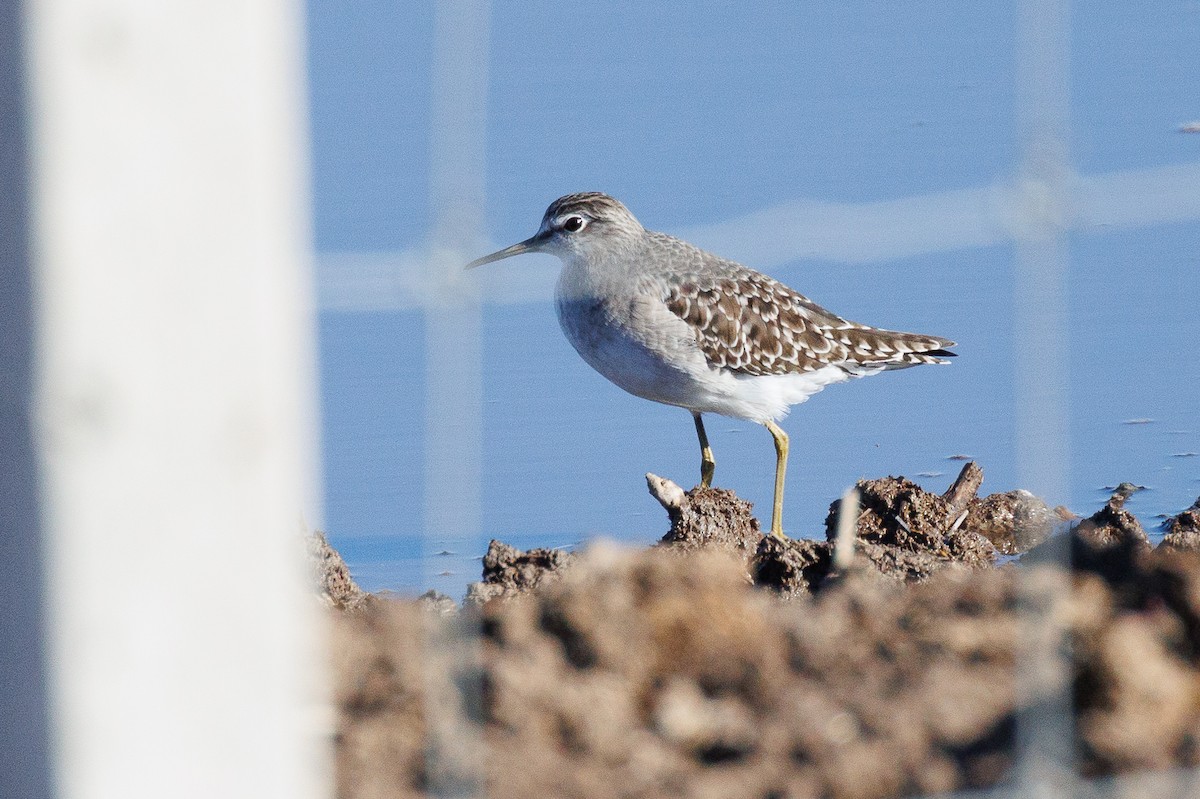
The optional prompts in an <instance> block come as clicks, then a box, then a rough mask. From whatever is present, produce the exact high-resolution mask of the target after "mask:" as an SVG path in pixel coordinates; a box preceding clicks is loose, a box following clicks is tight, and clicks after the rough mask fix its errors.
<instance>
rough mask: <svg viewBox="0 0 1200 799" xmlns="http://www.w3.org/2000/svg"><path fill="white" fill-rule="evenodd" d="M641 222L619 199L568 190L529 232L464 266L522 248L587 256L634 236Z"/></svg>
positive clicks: (561, 255) (517, 252)
mask: <svg viewBox="0 0 1200 799" xmlns="http://www.w3.org/2000/svg"><path fill="white" fill-rule="evenodd" d="M644 232H645V230H644V229H643V228H642V225H641V223H639V222H638V221H637V219H635V218H634V216H633V214H631V213H629V209H628V208H626V207H625V206H624V205H622V204H621V202H620V201H619V200H616V199H614V198H612V197H609V196H608V195H607V194H601V193H600V192H598V191H589V192H584V193H582V194H568V195H566V196H565V197H559V198H558V199H557V200H555V201H554V202H552V203H550V207H549V208H547V209H546V213H545V215H544V216H543V217H542V224H541V227H539V228H538V232H537V233H535V234H533V236H531V237H529V238H527V239H525V241H522V242H518V243H517V244H514V245H512V246H511V247H505V248H504V249H503V250H500V251H499V252H494V253H492V254H491V255H485V256H483V257H482V258H478V259H476V260H474V261H472V262H471V263H469V264H467V269H473V268H475V267H477V266H483V265H484V264H490V263H491V262H493V261H499V260H500V259H502V258H508V257H510V256H513V255H520V254H521V253H525V252H544V253H548V254H550V255H557V256H558V257H559V258H563V259H567V258H580V257H588V256H589V255H590V254H593V253H595V254H599V253H601V252H607V251H610V250H612V249H614V248H618V247H621V246H622V245H623V243H625V242H630V241H634V240H637V239H639V238H640V237H641V235H642V234H643V233H644Z"/></svg>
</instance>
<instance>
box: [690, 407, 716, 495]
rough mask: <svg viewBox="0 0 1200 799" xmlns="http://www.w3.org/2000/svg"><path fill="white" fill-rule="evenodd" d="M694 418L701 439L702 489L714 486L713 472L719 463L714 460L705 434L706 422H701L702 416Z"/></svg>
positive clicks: (693, 416)
mask: <svg viewBox="0 0 1200 799" xmlns="http://www.w3.org/2000/svg"><path fill="white" fill-rule="evenodd" d="M692 418H693V419H695V420H696V435H697V437H699V439H700V487H701V488H708V487H709V486H711V485H712V479H713V471H715V470H716V468H717V461H716V460H715V459H714V458H713V454H712V449H711V448H710V447H709V446H708V436H707V435H705V434H704V422H702V421H701V420H700V414H698V413H693V414H692Z"/></svg>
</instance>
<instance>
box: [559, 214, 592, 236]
mask: <svg viewBox="0 0 1200 799" xmlns="http://www.w3.org/2000/svg"><path fill="white" fill-rule="evenodd" d="M586 224H587V223H586V222H584V221H583V217H582V216H568V217H567V218H566V220H564V221H563V224H562V229H563V230H565V231H567V232H568V233H578V232H579V231H581V230H583V227H584V225H586Z"/></svg>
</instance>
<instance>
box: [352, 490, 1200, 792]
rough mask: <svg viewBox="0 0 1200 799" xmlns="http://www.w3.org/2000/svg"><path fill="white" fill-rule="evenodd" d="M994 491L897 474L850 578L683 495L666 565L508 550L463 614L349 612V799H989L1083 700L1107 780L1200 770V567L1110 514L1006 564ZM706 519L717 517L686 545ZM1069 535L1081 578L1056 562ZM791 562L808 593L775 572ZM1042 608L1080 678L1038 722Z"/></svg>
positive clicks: (869, 512)
mask: <svg viewBox="0 0 1200 799" xmlns="http://www.w3.org/2000/svg"><path fill="white" fill-rule="evenodd" d="M871 482H873V481H866V482H865V483H864V485H866V486H867V488H868V489H871V488H873V487H872V486H870V485H869V484H870V483H871ZM969 482H970V481H968V483H969ZM977 487H978V484H977V483H976V485H975V488H970V487H969V485H968V488H969V490H963V491H962V492H960V495H957V496H939V497H936V498H937V499H939V500H941V503H943V504H939V503H938V502H934V501H932V500H930V499H929V497H931V496H933V495H928V494H926V495H924V496H921V495H920V494H918V493H916V492H918V491H920V489H919V488H915V487H913V486H912V485H911V484H909V483H907V481H904V482H903V483H902V482H900V481H899V480H898V479H897V480H896V481H895V482H893V483H889V484H888V485H887V486H883V487H880V489H881V490H879V491H878V492H877V493H876V494H870V493H868V490H864V491H863V496H864V501H863V508H864V514H863V517H864V519H865V521H864V520H863V519H860V522H862V523H860V525H859V527H858V539H857V541H855V542H852V543H853V549H854V550H855V551H856V552H857V553H858V554H857V556H856V557H855V558H854V559H853V561H852V562H851V563H850V564H849V565H846V564H844V563H843V565H842V566H841V567H835V566H834V565H833V564H834V556H833V553H832V551H833V548H834V547H833V545H831V544H830V543H829V542H826V541H822V542H815V541H809V542H787V541H778V540H776V539H773V538H770V537H767V538H763V537H762V536H761V535H759V537H758V539H757V540H755V539H753V538H751V537H749V536H748V535H747V533H748V532H749V530H743V529H740V525H742V524H745V525H746V526H747V527H748V526H749V525H750V522H752V521H753V520H752V519H749V521H746V520H745V518H744V517H743V515H742V510H741V509H740V508H739V507H729V508H726V509H725V510H724V511H717V510H716V509H715V508H713V507H710V505H711V503H712V502H718V503H719V502H720V501H722V500H721V499H720V497H721V496H723V495H714V494H713V493H712V492H709V493H707V494H701V495H700V496H699V499H698V500H697V499H695V497H696V494H695V492H692V493H691V494H689V493H686V492H682V491H681V490H680V491H679V492H678V493H676V492H674V491H671V490H670V487H669V486H665V487H663V490H662V491H660V492H658V493H663V494H664V496H666V497H667V500H666V501H664V506H665V507H666V506H668V505H673V506H675V511H676V513H672V514H671V518H672V521H673V522H675V523H674V524H673V526H672V532H669V533H668V534H667V536H665V537H664V542H663V543H662V544H660V545H659V546H657V547H653V548H651V549H649V550H643V551H633V550H627V549H620V548H616V547H614V546H611V545H596V546H593V547H590V548H588V549H587V550H585V551H584V552H582V553H580V554H578V555H575V556H571V557H567V556H565V555H563V553H557V554H549V553H550V552H553V551H534V552H530V553H521V552H519V551H517V550H514V549H512V548H511V547H505V546H504V545H501V544H498V543H497V544H494V545H493V547H492V549H491V550H490V551H489V555H488V558H487V559H485V580H484V582H483V583H482V584H481V585H482V586H483V587H477V588H475V589H474V596H475V600H476V603H475V604H469V605H467V606H466V607H465V608H464V609H463V610H462V611H461V612H459V613H457V614H454V615H452V616H445V615H441V614H439V613H438V612H436V608H437V606H436V605H435V604H434V603H432V602H430V601H424V602H411V601H396V600H389V601H382V600H381V601H373V602H366V603H361V604H359V605H357V606H354V609H350V610H344V611H340V612H335V613H334V614H333V615H334V640H333V653H334V671H335V677H336V685H337V697H336V698H337V704H338V714H339V715H338V735H337V739H336V751H337V767H338V793H339V796H342V797H346V798H347V799H349V798H350V797H354V798H355V799H358V798H359V797H363V798H365V797H384V796H386V797H410V796H426V795H444V794H447V793H455V792H457V793H463V792H466V791H468V790H478V791H480V792H481V794H480V795H487V796H493V797H500V798H501V799H503V798H504V797H529V796H578V797H618V796H619V797H730V798H731V799H732V798H734V797H754V798H755V799H760V798H763V797H854V798H855V799H867V798H869V797H892V796H906V795H916V794H924V793H932V792H938V791H947V790H954V789H960V788H968V787H982V786H988V785H994V784H996V783H998V782H1001V781H1003V780H1004V779H1005V777H1006V775H1007V773H1008V772H1009V770H1010V768H1011V765H1012V762H1013V738H1014V730H1015V719H1016V717H1017V714H1018V712H1019V711H1020V710H1021V708H1022V707H1028V706H1031V705H1037V704H1038V703H1041V702H1044V701H1047V700H1048V699H1050V698H1051V697H1054V696H1056V695H1059V694H1061V693H1063V692H1066V693H1068V694H1069V695H1070V696H1071V697H1072V698H1073V700H1074V703H1075V706H1076V708H1077V714H1078V715H1077V735H1078V741H1077V744H1078V748H1079V751H1080V753H1081V757H1082V763H1081V768H1082V769H1083V771H1084V773H1086V774H1106V773H1113V772H1120V771H1127V770H1132V769H1140V768H1156V767H1165V766H1169V765H1173V764H1184V765H1193V764H1196V763H1197V762H1200V746H1198V742H1200V555H1197V554H1195V553H1192V552H1183V551H1178V550H1177V549H1174V548H1170V547H1162V548H1160V549H1159V550H1152V549H1150V548H1149V547H1147V546H1144V545H1141V544H1138V543H1137V541H1136V536H1135V535H1133V534H1132V533H1130V531H1129V530H1128V529H1125V528H1122V529H1124V533H1123V534H1120V535H1118V534H1117V533H1114V532H1113V531H1112V530H1108V532H1109V533H1111V536H1109V537H1108V538H1106V535H1107V534H1103V535H1098V534H1097V533H1096V531H1097V530H1100V529H1102V528H1103V525H1104V524H1105V523H1107V522H1112V523H1113V524H1112V525H1110V527H1113V525H1116V526H1117V527H1119V526H1120V524H1123V522H1122V519H1123V517H1122V516H1121V515H1120V514H1114V513H1113V512H1112V511H1113V509H1112V508H1110V507H1109V506H1105V508H1102V509H1101V510H1100V511H1099V512H1098V513H1097V514H1096V516H1094V517H1092V519H1089V520H1085V521H1083V522H1077V523H1076V524H1075V525H1074V526H1072V527H1071V528H1070V529H1069V530H1068V531H1067V532H1066V533H1065V535H1059V536H1055V538H1054V539H1051V542H1050V543H1045V544H1043V545H1042V547H1041V548H1040V549H1039V550H1035V552H1034V553H1032V554H1031V555H1030V556H1027V560H1026V561H1025V562H1023V563H1022V564H1021V565H1019V566H1016V565H1010V566H1006V567H1004V568H994V567H992V565H991V564H992V562H993V558H994V554H992V553H994V550H993V549H991V548H990V547H991V544H990V543H989V544H988V546H983V545H982V544H979V543H978V541H977V540H976V538H982V535H981V533H978V532H974V531H967V532H970V534H971V537H970V538H958V537H956V534H958V533H960V532H963V528H964V527H965V526H966V524H967V519H969V518H970V510H971V508H972V504H971V503H973V502H974V503H977V502H982V501H985V500H986V499H987V498H984V500H979V499H978V498H976V497H975V496H974V492H975V489H976V488H977ZM914 489H915V490H914ZM653 491H654V489H653V486H652V492H653ZM658 493H656V496H658ZM922 493H923V492H922ZM948 494H949V492H948ZM993 496H994V495H993ZM727 499H728V500H729V501H730V502H735V501H736V502H740V500H736V498H733V497H732V495H730V496H729V497H727ZM660 501H663V499H662V497H660ZM693 501H697V502H698V503H699V502H702V503H709V504H706V505H702V506H700V508H698V509H696V512H697V514H698V515H697V518H700V519H707V520H709V521H702V522H698V523H696V524H694V525H692V526H691V527H690V528H684V527H682V526H680V525H679V524H678V522H679V521H680V520H683V519H685V518H687V512H688V510H689V508H688V505H689V503H691V502H693ZM1110 504H1111V503H1110ZM705 508H707V509H705ZM702 510H703V513H701V511H702ZM1116 510H1120V508H1119V507H1118V508H1116ZM670 511H671V508H670V507H668V512H669V513H670ZM964 513H966V515H965V516H964ZM1185 513H1186V512H1185ZM721 514H726V515H725V516H722V515H721ZM947 514H949V515H947ZM747 515H748V514H747ZM1183 516H1184V514H1181V517H1183ZM718 517H721V518H728V519H730V520H734V521H735V522H736V523H735V524H734V527H737V528H738V529H728V530H725V531H724V532H722V530H721V525H720V524H718V523H715V522H711V520H712V519H714V518H718ZM960 517H961V519H962V521H961V522H960V524H959V525H958V529H953V528H954V522H955V520H957V519H959V518H960ZM897 519H899V520H901V521H896V520H897ZM947 519H949V522H948V523H947ZM737 520H740V521H737ZM1126 521H1127V520H1126ZM901 522H902V523H901ZM1186 523H1187V519H1186V518H1185V519H1184V520H1183V522H1181V524H1186ZM1103 529H1108V528H1103ZM1114 529H1115V528H1114ZM1138 529H1139V530H1140V527H1139V528H1138ZM753 531H754V532H755V533H757V525H756V524H754V530H753ZM964 535H965V533H964ZM1113 536H1115V538H1113ZM1110 538H1111V539H1112V540H1109V539H1110ZM697 539H702V540H704V541H707V542H709V544H710V545H709V546H700V545H698V544H697ZM984 540H985V541H986V539H984ZM1055 541H1059V542H1062V543H1065V544H1067V545H1069V548H1070V549H1071V550H1072V551H1073V552H1074V553H1075V555H1076V563H1077V567H1076V569H1075V570H1074V571H1070V572H1069V571H1067V570H1065V569H1064V568H1062V566H1061V565H1060V563H1061V561H1055V560H1054V559H1053V558H1051V557H1050V555H1052V554H1053V552H1052V551H1051V550H1052V548H1053V546H1059V549H1060V550H1061V549H1062V543H1060V544H1057V545H1056V544H1053V543H1052V542H1055ZM752 543H753V544H754V547H753V549H752V550H751V549H750V547H749V544H752ZM923 546H924V547H928V551H925V550H923V549H922V547H923ZM872 547H877V548H879V549H880V550H895V553H893V554H891V555H889V556H888V557H887V558H884V559H879V560H877V559H875V558H872V557H871V554H872V552H873V551H874V550H872ZM897 553H898V554H897ZM909 555H922V556H928V557H929V558H931V559H932V560H930V561H928V562H925V561H921V562H920V563H917V561H915V560H913V559H911V558H909ZM789 558H790V560H788V559H789ZM906 558H907V559H906ZM784 561H788V563H790V564H791V568H792V573H793V575H799V576H798V577H797V579H796V580H794V581H793V583H791V590H789V589H788V587H787V585H785V584H784V583H786V581H782V580H772V579H764V575H763V572H764V570H766V571H768V572H769V571H770V569H771V568H782V566H781V564H783V563H784ZM914 564H917V566H916V567H915V566H914ZM931 564H932V565H931ZM485 594H489V595H491V597H492V598H490V599H487V598H485V596H484V595H485ZM443 610H444V608H443ZM1029 612H1033V613H1035V614H1036V617H1037V618H1041V619H1043V620H1048V621H1047V624H1048V626H1047V627H1045V629H1046V630H1047V631H1048V632H1047V633H1046V634H1048V635H1050V636H1051V638H1050V640H1051V641H1053V640H1055V637H1057V636H1061V639H1062V643H1063V651H1067V652H1071V653H1072V654H1073V660H1072V661H1071V664H1070V666H1069V668H1068V669H1067V670H1066V671H1065V672H1063V673H1061V674H1058V675H1055V674H1053V673H1048V674H1047V675H1046V676H1044V677H1043V678H1041V679H1037V680H1033V681H1032V682H1027V683H1025V684H1024V685H1023V686H1022V692H1021V694H1020V695H1021V696H1023V697H1025V699H1023V700H1022V701H1023V702H1024V704H1021V703H1019V702H1018V700H1017V696H1018V692H1017V690H1016V687H1015V686H1014V682H1013V680H1014V674H1015V673H1016V668H1015V667H1016V665H1017V663H1018V662H1019V661H1020V659H1021V658H1023V657H1025V655H1024V654H1023V647H1024V646H1027V645H1028V642H1029V641H1030V640H1036V639H1031V638H1030V637H1029V636H1026V635H1024V634H1023V631H1026V630H1027V629H1028V626H1027V625H1028V618H1029V616H1028V615H1027V614H1028V613H1029ZM1043 640H1044V639H1043Z"/></svg>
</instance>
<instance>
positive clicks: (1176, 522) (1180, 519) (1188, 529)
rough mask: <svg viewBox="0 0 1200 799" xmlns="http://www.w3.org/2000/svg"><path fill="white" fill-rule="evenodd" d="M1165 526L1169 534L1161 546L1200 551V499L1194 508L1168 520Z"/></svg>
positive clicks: (1197, 499)
mask: <svg viewBox="0 0 1200 799" xmlns="http://www.w3.org/2000/svg"><path fill="white" fill-rule="evenodd" d="M1163 526H1164V527H1165V528H1166V530H1167V534H1166V535H1165V536H1163V540H1162V543H1161V544H1160V545H1159V546H1163V547H1168V548H1171V549H1187V550H1193V551H1200V497H1197V498H1196V501H1195V502H1194V503H1192V507H1190V508H1188V509H1187V510H1185V511H1183V512H1182V513H1180V514H1179V515H1178V516H1172V517H1171V518H1169V519H1167V521H1166V523H1165V524H1164V525H1163Z"/></svg>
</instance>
